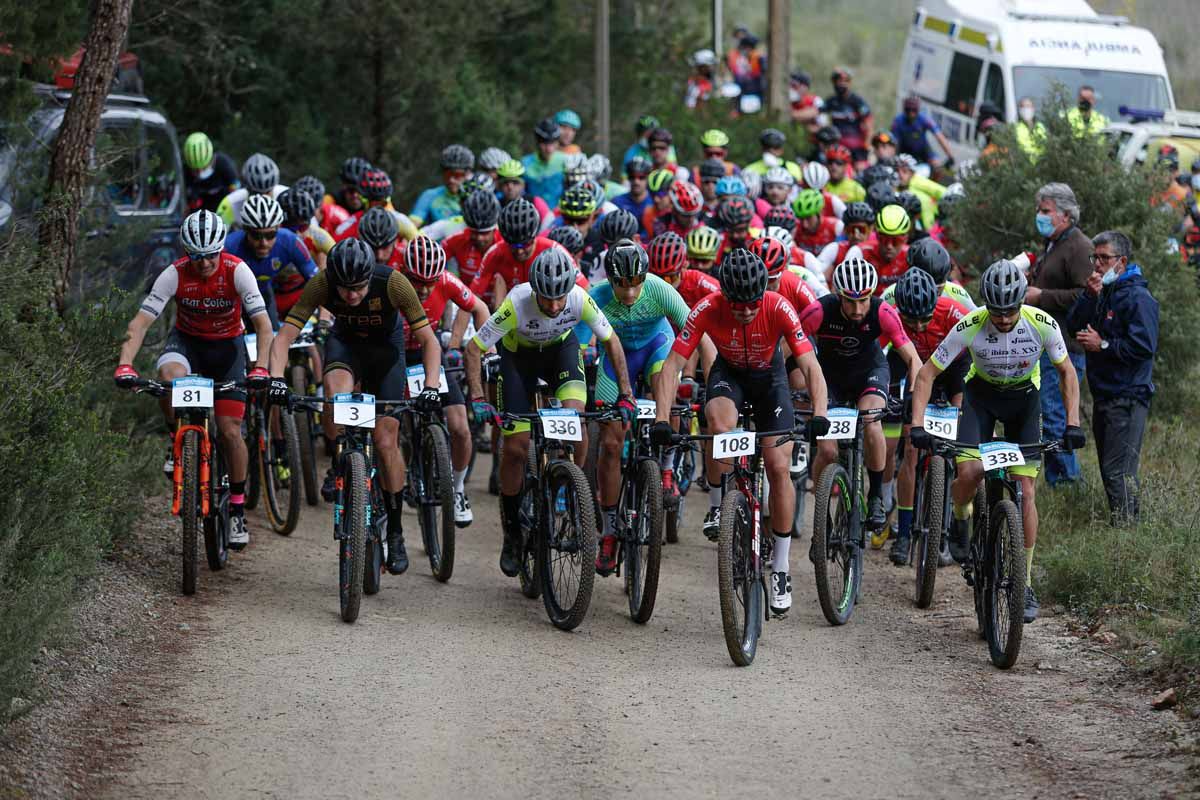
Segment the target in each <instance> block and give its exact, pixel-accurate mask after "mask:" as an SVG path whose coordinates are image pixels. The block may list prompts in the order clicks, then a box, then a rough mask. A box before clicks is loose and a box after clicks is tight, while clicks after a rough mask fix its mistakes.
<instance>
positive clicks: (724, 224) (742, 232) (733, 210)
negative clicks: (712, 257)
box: [717, 195, 762, 262]
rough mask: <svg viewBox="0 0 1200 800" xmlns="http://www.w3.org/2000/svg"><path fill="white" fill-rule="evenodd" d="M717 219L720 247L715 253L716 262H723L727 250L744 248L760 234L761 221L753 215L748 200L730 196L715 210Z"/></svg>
mask: <svg viewBox="0 0 1200 800" xmlns="http://www.w3.org/2000/svg"><path fill="white" fill-rule="evenodd" d="M717 219H718V220H719V221H720V223H721V231H722V232H721V247H720V249H719V250H718V251H717V261H718V262H720V261H722V260H723V258H724V255H725V253H726V252H727V251H728V250H732V249H736V248H744V247H746V245H747V244H749V242H750V240H751V239H754V238H755V237H757V236H758V234H759V233H761V232H762V220H761V219H759V218H758V215H757V214H755V213H754V207H753V206H752V205H751V204H750V199H749V198H746V197H738V196H737V195H731V196H729V197H726V198H725V199H724V200H722V201H721V205H720V207H719V208H718V209H717Z"/></svg>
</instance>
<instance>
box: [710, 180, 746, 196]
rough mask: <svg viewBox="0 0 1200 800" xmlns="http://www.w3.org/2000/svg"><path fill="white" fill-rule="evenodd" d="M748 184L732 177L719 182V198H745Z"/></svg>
mask: <svg viewBox="0 0 1200 800" xmlns="http://www.w3.org/2000/svg"><path fill="white" fill-rule="evenodd" d="M745 196H746V184H745V183H744V182H743V181H742V179H741V178H737V177H734V176H732V175H730V176H727V177H724V178H720V179H718V180H717V197H745Z"/></svg>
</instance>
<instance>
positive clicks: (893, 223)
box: [875, 203, 912, 236]
mask: <svg viewBox="0 0 1200 800" xmlns="http://www.w3.org/2000/svg"><path fill="white" fill-rule="evenodd" d="M911 229H912V220H910V219H909V218H908V212H907V211H905V210H904V207H903V206H898V205H896V204H895V203H892V204H890V205H886V206H884V207H883V208H881V209H879V213H878V214H876V215H875V230H877V231H879V232H880V233H882V234H883V235H884V236H903V235H904V234H906V233H908V232H909V231H910V230H911Z"/></svg>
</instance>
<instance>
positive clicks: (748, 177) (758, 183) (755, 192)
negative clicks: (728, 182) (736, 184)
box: [740, 170, 762, 200]
mask: <svg viewBox="0 0 1200 800" xmlns="http://www.w3.org/2000/svg"><path fill="white" fill-rule="evenodd" d="M740 180H741V181H742V185H743V186H745V187H746V197H749V198H750V199H751V200H754V199H755V198H757V197H758V196H759V195H760V194H762V175H759V174H758V173H757V172H751V171H749V170H747V171H746V172H743V173H742V177H741V179H740Z"/></svg>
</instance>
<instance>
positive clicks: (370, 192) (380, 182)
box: [358, 167, 392, 202]
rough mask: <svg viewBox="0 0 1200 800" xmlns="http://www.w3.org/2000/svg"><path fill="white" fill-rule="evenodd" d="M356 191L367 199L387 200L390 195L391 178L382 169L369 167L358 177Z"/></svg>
mask: <svg viewBox="0 0 1200 800" xmlns="http://www.w3.org/2000/svg"><path fill="white" fill-rule="evenodd" d="M358 193H359V194H361V195H362V196H363V197H365V198H367V200H368V201H375V202H378V201H380V200H387V199H388V198H389V197H391V196H392V179H391V178H389V177H388V174H387V173H386V172H384V171H383V170H381V169H377V168H375V167H371V168H370V169H368V170H366V171H365V172H363V174H362V176H361V177H359V179H358Z"/></svg>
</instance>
